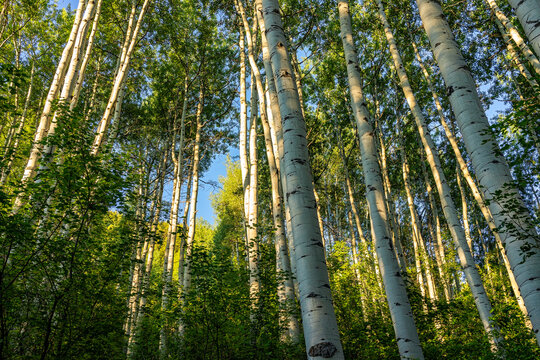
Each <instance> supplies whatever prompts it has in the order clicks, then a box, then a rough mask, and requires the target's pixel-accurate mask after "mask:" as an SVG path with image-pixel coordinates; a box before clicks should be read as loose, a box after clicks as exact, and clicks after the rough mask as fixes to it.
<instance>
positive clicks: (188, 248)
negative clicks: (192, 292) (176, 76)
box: [182, 81, 204, 294]
mask: <svg viewBox="0 0 540 360" xmlns="http://www.w3.org/2000/svg"><path fill="white" fill-rule="evenodd" d="M203 107H204V84H203V82H202V81H201V89H200V90H199V104H198V105H197V115H196V132H195V143H194V148H193V168H192V175H191V176H192V180H191V181H192V184H191V196H190V205H189V228H188V234H187V238H186V244H185V253H186V259H185V260H184V261H185V265H184V284H183V289H182V291H183V293H184V294H187V293H188V291H189V288H190V286H191V273H190V267H191V252H192V250H193V240H195V226H196V224H197V223H196V220H197V219H196V217H197V196H198V193H199V163H200V148H201V130H202V111H203Z"/></svg>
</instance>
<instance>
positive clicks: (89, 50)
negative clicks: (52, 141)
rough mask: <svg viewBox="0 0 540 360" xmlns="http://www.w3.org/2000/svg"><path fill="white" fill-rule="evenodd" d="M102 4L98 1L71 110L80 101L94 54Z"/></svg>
mask: <svg viewBox="0 0 540 360" xmlns="http://www.w3.org/2000/svg"><path fill="white" fill-rule="evenodd" d="M101 3H102V0H97V5H96V11H95V15H94V20H93V22H92V30H91V32H90V36H89V37H88V44H87V45H86V51H85V53H84V57H83V62H82V64H81V67H80V69H79V73H78V76H77V81H76V83H75V86H74V87H73V91H72V94H71V103H70V109H71V110H73V108H74V107H75V106H76V105H77V102H78V100H79V95H80V93H81V89H82V84H83V80H84V74H85V72H86V67H87V65H88V62H89V61H90V54H91V53H92V48H93V47H94V39H95V37H96V33H97V27H98V22H99V17H100V15H101Z"/></svg>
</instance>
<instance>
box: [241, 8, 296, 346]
mask: <svg viewBox="0 0 540 360" xmlns="http://www.w3.org/2000/svg"><path fill="white" fill-rule="evenodd" d="M236 6H237V9H238V13H239V14H240V16H241V18H242V21H243V24H244V30H245V32H246V36H247V39H248V54H249V63H250V66H251V68H252V69H253V73H252V74H253V75H254V78H255V82H256V87H257V95H258V99H259V104H260V115H261V123H262V125H263V132H264V138H265V148H266V157H267V160H268V165H269V168H270V180H271V186H272V217H273V221H274V231H275V233H274V236H275V239H274V243H275V247H276V268H277V271H278V273H279V274H280V275H279V276H281V278H280V279H279V280H278V300H279V304H280V309H281V311H280V321H281V323H282V324H284V325H285V327H286V328H287V331H288V337H289V338H290V339H291V340H292V341H294V342H297V341H298V336H299V325H298V321H297V320H296V319H295V318H294V316H291V315H290V311H288V309H287V307H288V305H291V304H293V303H294V290H293V284H292V279H291V278H290V275H291V274H290V272H291V266H290V260H289V252H288V249H287V240H286V237H285V224H284V219H283V209H282V201H283V199H282V194H281V191H280V187H279V176H280V175H279V171H278V166H277V162H276V154H274V145H273V143H272V135H271V130H270V125H269V120H268V114H267V110H268V108H269V106H267V104H266V96H265V93H264V88H263V84H262V77H261V74H260V72H259V69H258V66H257V62H256V58H255V48H254V44H253V42H252V40H251V39H252V33H251V30H250V28H249V24H248V21H247V18H246V15H245V11H244V8H243V5H242V3H241V2H240V1H237V2H236ZM252 81H253V77H252ZM253 130H254V128H253V127H252V131H253ZM253 135H254V137H251V134H250V139H253V141H255V137H256V132H255V133H253ZM252 145H255V144H254V143H253V144H251V143H250V152H251V150H252V147H251V146H252ZM275 148H277V147H275ZM253 150H256V148H253ZM251 157H252V155H251V154H250V160H251ZM252 168H253V167H252ZM255 175H256V174H255ZM253 180H255V181H256V179H251V180H250V184H251V183H252V181H253ZM283 335H284V334H283ZM285 339H286V337H284V338H283V340H285Z"/></svg>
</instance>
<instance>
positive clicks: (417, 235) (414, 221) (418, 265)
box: [401, 146, 426, 297]
mask: <svg viewBox="0 0 540 360" xmlns="http://www.w3.org/2000/svg"><path fill="white" fill-rule="evenodd" d="M402 148H403V146H402ZM401 159H402V162H403V184H404V185H405V193H406V194H407V206H408V207H409V213H410V215H411V229H412V242H413V251H414V264H415V270H416V280H417V281H418V286H419V287H420V294H421V295H422V297H425V296H426V288H425V284H424V274H423V271H422V261H421V256H420V250H419V243H420V242H422V241H424V239H423V238H422V234H421V232H420V228H419V221H418V214H417V212H416V209H415V207H414V198H413V195H412V192H411V185H410V183H409V164H408V163H407V158H406V156H405V150H404V149H403V150H401ZM424 265H425V264H424Z"/></svg>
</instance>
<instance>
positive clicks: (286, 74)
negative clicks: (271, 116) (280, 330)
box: [262, 0, 344, 359]
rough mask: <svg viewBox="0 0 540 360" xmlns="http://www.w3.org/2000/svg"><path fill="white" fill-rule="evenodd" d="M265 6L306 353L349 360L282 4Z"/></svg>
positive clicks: (268, 0)
mask: <svg viewBox="0 0 540 360" xmlns="http://www.w3.org/2000/svg"><path fill="white" fill-rule="evenodd" d="M262 6H263V9H262V12H263V19H264V24H265V28H266V36H267V40H268V49H269V53H270V55H271V62H272V69H273V76H274V80H275V83H276V89H277V93H278V99H279V108H280V113H281V121H282V126H283V130H282V134H283V160H282V164H281V171H282V172H284V173H285V174H284V175H285V176H286V177H287V185H286V192H285V197H286V198H288V204H289V211H290V218H291V228H292V229H291V230H292V233H293V241H294V249H295V252H296V254H295V257H296V262H297V263H296V266H297V277H298V286H299V293H300V298H299V300H300V306H301V310H302V320H303V326H304V338H305V342H306V350H307V353H308V357H309V358H321V357H324V358H332V359H343V358H344V354H343V349H342V347H341V341H340V339H339V331H338V328H337V321H336V317H335V313H334V309H333V305H332V296H331V293H330V285H329V279H328V270H327V267H326V262H325V259H324V250H323V247H322V241H321V234H320V230H319V227H318V220H317V212H316V204H315V197H314V194H313V187H312V175H311V169H310V165H309V157H308V152H307V141H306V129H305V123H304V119H303V116H302V110H301V105H300V100H299V97H298V90H297V88H296V83H295V81H294V79H293V69H292V67H291V62H290V57H289V54H288V51H287V47H286V46H287V45H286V44H287V41H286V37H285V33H284V30H283V25H282V22H281V15H280V13H279V4H278V2H277V1H276V0H264V1H263V2H262ZM276 122H277V121H276ZM278 141H279V140H278Z"/></svg>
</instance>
